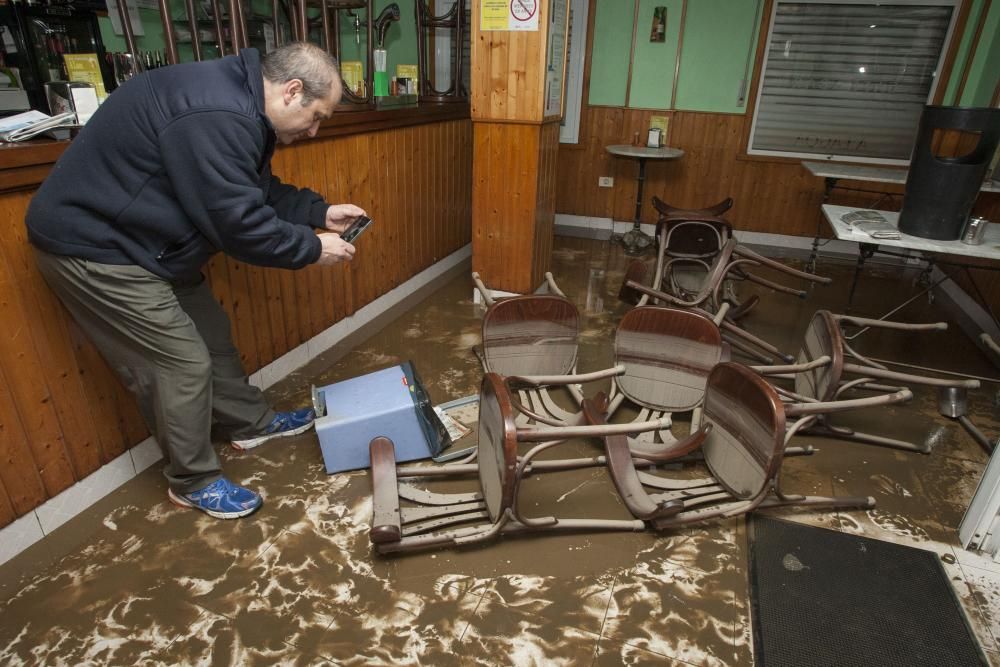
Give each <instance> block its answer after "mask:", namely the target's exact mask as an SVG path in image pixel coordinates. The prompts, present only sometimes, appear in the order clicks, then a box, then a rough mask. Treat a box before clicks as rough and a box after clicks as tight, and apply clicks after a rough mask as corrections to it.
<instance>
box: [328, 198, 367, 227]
mask: <svg viewBox="0 0 1000 667" xmlns="http://www.w3.org/2000/svg"><path fill="white" fill-rule="evenodd" d="M364 214H365V210H364V209H363V208H361V207H360V206H355V205H354V204H334V205H333V206H330V207H329V208H328V209H326V221H325V223H324V224H325V225H326V228H327V229H329V230H330V231H331V232H337V233H338V234H343V233H344V232H345V231H346V230H347V228H348V227H350V226H351V224H352V223H353V222H354V221H355V220H357V219H358V217H359V216H362V215H364Z"/></svg>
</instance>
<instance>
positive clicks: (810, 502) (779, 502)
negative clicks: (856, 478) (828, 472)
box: [757, 495, 875, 509]
mask: <svg viewBox="0 0 1000 667" xmlns="http://www.w3.org/2000/svg"><path fill="white" fill-rule="evenodd" d="M757 507H758V508H766V507H824V508H827V509H855V508H861V509H871V508H872V507H875V499H874V498H873V497H871V496H843V497H835V496H800V495H787V496H786V495H782V496H780V497H778V496H769V497H767V498H765V499H764V500H763V501H762V502H761V503H760V505H758V506H757Z"/></svg>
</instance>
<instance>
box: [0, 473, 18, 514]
mask: <svg viewBox="0 0 1000 667" xmlns="http://www.w3.org/2000/svg"><path fill="white" fill-rule="evenodd" d="M16 518H17V514H16V513H15V512H14V506H13V505H12V504H11V502H10V497H9V496H8V495H7V489H6V488H5V487H4V485H3V478H0V526H6V525H7V524H8V523H11V522H13V521H14V519H16Z"/></svg>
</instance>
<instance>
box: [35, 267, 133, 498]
mask: <svg viewBox="0 0 1000 667" xmlns="http://www.w3.org/2000/svg"><path fill="white" fill-rule="evenodd" d="M36 281H37V282H43V279H42V277H41V275H40V274H38V273H37V272H32V273H31V274H27V275H25V276H24V278H23V284H24V287H25V291H26V294H25V296H26V304H25V305H26V310H28V311H29V318H30V319H29V320H28V321H30V322H32V323H33V326H32V334H31V335H32V337H33V339H34V344H35V348H36V350H37V351H38V355H39V359H41V360H44V363H43V364H42V365H41V369H42V372H43V374H44V379H45V385H46V387H47V388H48V390H49V392H50V393H51V395H52V406H53V408H54V409H55V411H56V416H57V418H58V420H59V429H60V431H61V433H62V437H63V441H64V443H65V445H66V450H67V452H68V453H69V458H70V462H71V463H72V465H73V474H74V478H75V479H76V480H81V479H83V478H84V477H86V476H87V475H89V474H90V473H92V472H94V471H95V470H97V469H98V468H100V467H101V466H102V465H103V464H104V463H107V462H108V460H110V459H106V458H104V457H103V456H102V447H101V439H100V437H99V436H98V430H97V426H96V425H95V424H94V420H93V415H92V413H91V411H90V407H89V400H90V397H89V395H88V394H87V392H86V390H85V388H84V387H83V385H82V384H81V382H80V368H79V366H78V365H77V360H76V357H75V356H74V355H73V350H72V348H70V347H69V346H68V345H67V344H66V341H67V340H69V331H68V327H67V323H66V321H65V318H64V315H63V311H62V306H61V304H59V303H58V302H57V300H56V297H55V295H53V293H52V292H51V290H49V289H48V287H47V286H46V285H44V284H37V283H36ZM119 443H120V440H119ZM116 449H117V448H116ZM109 453H110V452H109Z"/></svg>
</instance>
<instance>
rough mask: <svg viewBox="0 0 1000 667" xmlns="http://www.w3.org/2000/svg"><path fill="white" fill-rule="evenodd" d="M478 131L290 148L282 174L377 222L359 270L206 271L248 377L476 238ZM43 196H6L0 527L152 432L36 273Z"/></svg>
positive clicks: (452, 124)
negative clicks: (37, 199) (30, 231)
mask: <svg viewBox="0 0 1000 667" xmlns="http://www.w3.org/2000/svg"><path fill="white" fill-rule="evenodd" d="M471 156H472V128H471V123H470V121H469V120H467V119H465V120H451V121H447V122H440V123H430V124H424V125H416V126H410V127H401V128H394V129H388V130H385V131H379V132H369V133H366V134H354V135H349V136H331V137H324V138H320V139H318V140H315V141H312V142H307V143H304V144H297V145H295V146H290V147H287V148H282V149H280V150H279V151H278V154H277V155H276V156H275V159H274V162H273V166H274V172H275V173H276V174H277V175H278V176H279V177H281V179H282V180H283V181H285V182H288V183H294V184H297V185H301V186H306V187H310V188H312V189H314V190H316V191H318V192H321V193H323V194H324V195H325V196H326V197H327V199H328V200H329V201H332V202H353V203H356V204H358V205H359V206H362V207H363V208H365V209H366V210H367V211H368V213H369V215H370V216H371V217H372V218H373V219H374V220H375V224H374V225H373V226H372V227H371V228H370V229H369V230H368V231H367V232H366V233H365V235H364V236H363V237H362V238H361V239H359V241H358V244H357V247H358V254H357V256H356V257H355V259H354V261H353V262H351V264H350V265H348V266H338V267H324V268H320V267H310V268H307V269H304V270H302V271H285V270H279V269H263V268H259V267H255V266H250V265H247V264H243V263H240V262H236V261H234V260H231V259H229V258H227V257H224V256H217V257H216V258H214V259H213V260H212V261H211V262H210V264H209V266H208V270H207V272H206V273H207V276H208V279H209V281H210V283H211V286H212V289H213V291H214V292H215V294H216V296H217V297H218V298H219V301H220V302H221V303H222V305H223V307H224V308H225V309H226V311H227V312H228V313H229V315H230V317H231V318H232V322H233V335H234V338H235V340H236V344H237V346H238V347H239V349H240V353H241V355H242V357H243V362H244V365H245V367H246V369H247V371H248V372H253V371H255V370H257V369H258V368H260V367H262V366H264V365H266V364H268V363H269V362H271V361H273V360H274V359H275V358H277V357H279V356H281V355H282V354H284V353H285V352H287V351H289V350H291V349H293V348H294V347H296V346H297V345H299V344H300V343H302V342H304V341H306V340H308V339H309V338H311V337H312V336H314V335H316V334H318V333H319V332H321V331H323V330H324V329H326V328H327V327H329V326H331V325H333V324H334V323H336V322H337V321H338V320H340V319H342V318H344V317H345V316H347V315H350V314H351V313H353V312H354V311H356V310H357V309H358V308H361V307H362V306H364V305H365V304H367V303H370V302H371V301H373V300H374V299H376V298H378V297H379V296H381V295H382V294H385V293H386V292H388V291H389V290H391V289H392V288H394V287H396V286H397V285H399V284H401V283H402V282H404V281H406V280H407V279H409V278H410V277H412V276H413V275H415V274H417V273H418V272H420V271H421V270H423V269H425V268H427V267H429V266H430V265H432V264H433V263H434V262H436V261H438V260H440V259H442V258H444V257H445V256H447V255H448V254H450V253H452V252H454V251H455V250H458V249H459V248H461V247H462V246H464V245H466V244H467V243H469V242H470V239H471V223H470V219H471V209H470V206H471V197H472V194H471V173H472V163H471V162H472V161H471ZM31 194H32V193H31V192H13V193H7V194H4V195H2V196H0V207H2V208H0V210H2V213H0V317H2V319H3V321H4V322H6V325H5V331H4V334H3V335H0V526H4V525H6V524H8V523H10V522H11V521H13V520H14V519H15V518H16V517H18V516H21V515H23V514H25V513H27V512H29V511H31V510H32V509H34V508H35V507H37V506H38V505H40V504H41V503H43V502H44V501H45V500H47V499H48V498H51V497H53V496H55V495H56V494H57V493H59V492H60V491H62V490H64V489H66V488H67V487H69V486H70V485H72V484H73V483H75V482H77V481H79V480H81V479H83V478H84V477H86V476H87V475H89V474H90V473H92V472H94V471H95V470H96V469H97V468H99V467H100V466H101V465H103V464H105V463H107V462H109V461H111V460H112V459H114V458H115V457H117V456H118V455H120V454H122V453H123V452H125V451H126V449H128V448H129V447H131V446H133V445H135V444H137V443H139V442H141V441H142V440H143V439H144V438H145V437H146V435H147V431H146V428H145V425H144V424H143V422H142V419H141V418H140V416H139V414H138V411H137V410H136V408H135V404H134V402H133V401H132V399H131V397H130V395H129V394H128V393H127V392H126V391H125V389H124V388H123V387H122V386H121V384H120V383H119V382H118V380H117V378H116V377H115V376H114V375H113V374H112V372H111V371H110V370H109V369H108V367H107V366H106V365H105V364H104V362H103V360H102V359H101V358H100V356H99V355H98V354H97V351H96V349H95V348H94V347H93V346H92V345H91V344H90V342H89V341H88V340H87V339H86V338H85V337H84V336H83V335H82V333H81V332H80V331H79V330H78V329H77V327H76V326H75V324H74V323H73V321H72V319H71V318H70V317H69V316H68V315H67V313H66V312H65V311H64V310H63V308H62V306H61V304H59V302H58V300H57V299H56V298H55V296H54V295H53V294H52V293H51V292H50V291H49V289H48V288H47V287H46V285H45V283H44V281H43V280H42V278H41V276H40V275H39V274H38V272H37V271H36V269H35V267H34V260H33V258H32V255H31V251H30V248H29V246H28V243H27V240H26V234H25V230H24V212H25V210H26V209H27V206H28V202H29V201H30V198H31Z"/></svg>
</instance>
